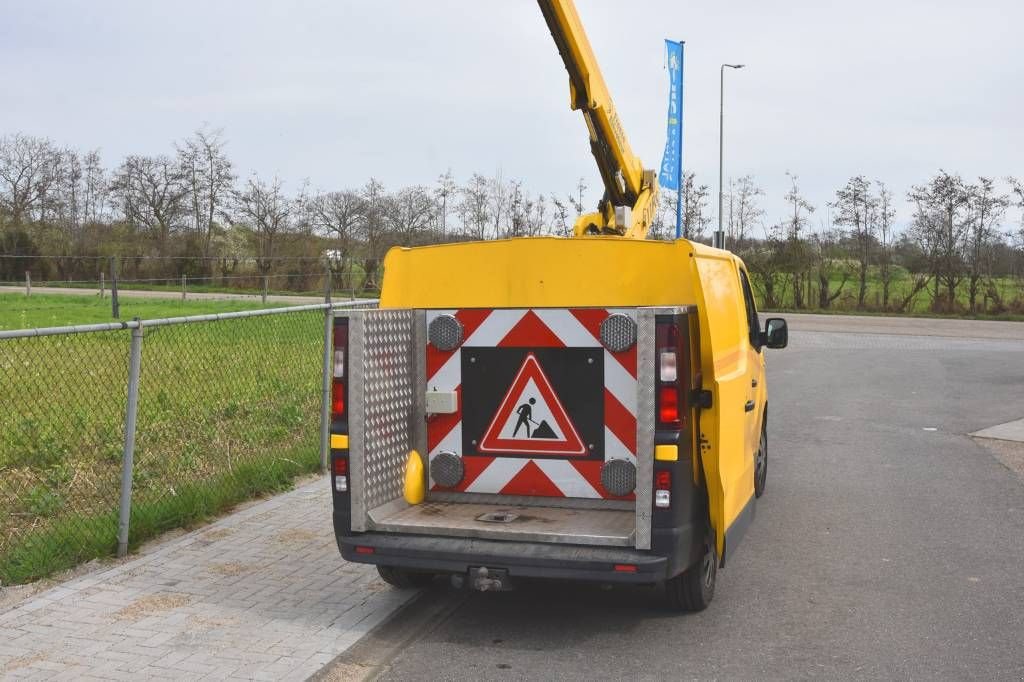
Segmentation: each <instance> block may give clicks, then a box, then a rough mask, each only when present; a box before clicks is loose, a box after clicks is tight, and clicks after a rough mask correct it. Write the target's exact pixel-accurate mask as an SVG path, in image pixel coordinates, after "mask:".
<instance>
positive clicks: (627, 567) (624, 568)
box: [615, 564, 636, 573]
mask: <svg viewBox="0 0 1024 682" xmlns="http://www.w3.org/2000/svg"><path fill="white" fill-rule="evenodd" d="M615 572H616V573H636V566H635V565H633V564H615Z"/></svg>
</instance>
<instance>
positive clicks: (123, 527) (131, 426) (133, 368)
mask: <svg viewBox="0 0 1024 682" xmlns="http://www.w3.org/2000/svg"><path fill="white" fill-rule="evenodd" d="M141 366H142V323H141V322H139V325H138V326H137V327H135V328H133V329H132V346H131V354H130V355H129V359H128V406H127V408H126V410H125V417H124V453H123V455H122V461H121V507H120V516H119V518H118V524H117V556H119V557H123V556H125V555H127V554H128V526H129V522H130V521H131V515H132V474H133V472H134V469H135V419H136V416H137V414H138V410H139V372H140V370H141Z"/></svg>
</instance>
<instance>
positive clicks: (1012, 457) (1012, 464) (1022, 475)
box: [974, 438, 1024, 483]
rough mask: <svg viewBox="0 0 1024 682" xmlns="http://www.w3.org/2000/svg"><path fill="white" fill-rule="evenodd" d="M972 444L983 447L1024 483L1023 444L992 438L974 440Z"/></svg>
mask: <svg viewBox="0 0 1024 682" xmlns="http://www.w3.org/2000/svg"><path fill="white" fill-rule="evenodd" d="M974 442H976V443H978V444H980V445H983V446H985V448H986V449H987V450H988V451H989V452H991V453H992V455H993V456H994V457H995V458H996V459H997V460H999V462H1000V463H1002V465H1003V466H1005V467H1006V468H1007V469H1009V470H1010V471H1012V472H1013V473H1015V474H1017V478H1018V479H1020V482H1021V483H1024V443H1018V442H1016V441H1012V440H995V439H993V438H975V439H974Z"/></svg>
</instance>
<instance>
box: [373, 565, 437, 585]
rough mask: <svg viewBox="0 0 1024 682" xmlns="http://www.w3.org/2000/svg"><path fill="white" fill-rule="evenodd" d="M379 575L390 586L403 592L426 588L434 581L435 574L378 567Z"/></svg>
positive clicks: (392, 567)
mask: <svg viewBox="0 0 1024 682" xmlns="http://www.w3.org/2000/svg"><path fill="white" fill-rule="evenodd" d="M377 573H378V575H380V577H381V580H383V581H384V582H386V583H387V584H388V585H391V586H392V587H397V588H399V589H402V590H405V589H409V588H414V587H426V586H427V585H429V584H430V583H432V582H433V581H434V574H433V573H417V572H415V571H407V570H406V569H404V568H396V567H395V566H377Z"/></svg>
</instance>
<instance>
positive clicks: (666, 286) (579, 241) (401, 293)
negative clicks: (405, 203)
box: [380, 236, 697, 308]
mask: <svg viewBox="0 0 1024 682" xmlns="http://www.w3.org/2000/svg"><path fill="white" fill-rule="evenodd" d="M694 248H695V246H694V245H692V244H691V243H690V242H688V241H685V240H679V241H676V242H656V241H643V240H637V239H626V238H623V237H608V236H605V237H582V238H574V239H563V238H560V237H529V238H519V239H503V240H494V241H486V242H465V243H459V244H443V245H438V246H424V247H419V248H412V249H408V248H394V249H391V250H390V251H389V252H388V254H387V256H386V257H385V259H384V282H383V287H382V289H381V298H380V305H381V307H382V308H509V307H528V306H536V307H563V306H596V307H610V306H650V305H680V304H686V303H695V302H696V301H697V299H696V292H695V288H694V284H695V277H696V275H695V271H694V266H693V262H692V259H693V257H692V255H691V254H693V252H694Z"/></svg>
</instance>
